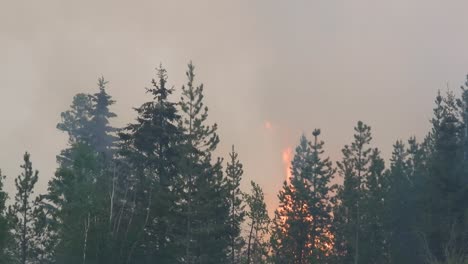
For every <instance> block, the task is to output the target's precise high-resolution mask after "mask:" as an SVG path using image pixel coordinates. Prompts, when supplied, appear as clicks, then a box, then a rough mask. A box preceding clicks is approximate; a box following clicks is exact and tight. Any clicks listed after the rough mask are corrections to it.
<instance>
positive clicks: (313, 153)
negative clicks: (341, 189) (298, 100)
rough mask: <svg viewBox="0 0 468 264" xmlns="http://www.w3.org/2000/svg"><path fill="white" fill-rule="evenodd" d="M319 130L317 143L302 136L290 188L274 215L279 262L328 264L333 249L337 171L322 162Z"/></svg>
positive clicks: (324, 160)
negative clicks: (334, 181) (332, 183)
mask: <svg viewBox="0 0 468 264" xmlns="http://www.w3.org/2000/svg"><path fill="white" fill-rule="evenodd" d="M319 135H320V130H318V129H316V130H314V132H313V136H314V142H313V143H312V142H309V141H308V140H307V138H306V137H305V136H302V137H301V140H300V143H299V146H298V147H297V148H296V154H295V156H294V158H293V161H292V163H291V165H292V166H291V171H292V179H291V185H288V184H287V183H285V184H284V185H283V190H282V191H280V194H279V196H278V197H279V199H280V207H279V208H278V209H277V210H276V212H275V219H274V222H273V234H272V249H273V251H274V254H275V258H276V259H275V262H276V263H285V262H287V261H288V260H289V261H290V263H298V264H302V263H311V262H312V263H327V261H328V260H327V256H328V255H329V254H330V248H331V243H332V241H331V223H332V216H331V211H332V204H331V200H330V197H329V195H330V193H331V191H332V187H331V186H330V184H329V183H330V180H331V178H332V177H333V173H334V170H333V168H332V164H331V162H330V161H329V160H328V158H325V159H323V158H322V157H321V156H322V154H323V149H322V148H323V144H324V143H323V142H322V141H319V140H318V136H319Z"/></svg>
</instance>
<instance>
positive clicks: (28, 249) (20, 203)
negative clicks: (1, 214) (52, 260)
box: [9, 152, 39, 264]
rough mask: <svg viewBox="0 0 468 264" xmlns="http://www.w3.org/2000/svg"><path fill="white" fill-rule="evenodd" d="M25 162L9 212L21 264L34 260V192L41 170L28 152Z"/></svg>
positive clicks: (16, 181) (16, 251) (18, 260)
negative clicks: (33, 162) (35, 168)
mask: <svg viewBox="0 0 468 264" xmlns="http://www.w3.org/2000/svg"><path fill="white" fill-rule="evenodd" d="M23 160H24V163H23V165H21V168H22V169H23V172H22V173H21V174H20V175H19V176H18V177H17V178H16V179H15V186H16V195H15V201H14V203H13V205H12V206H11V207H10V208H9V214H10V216H11V217H12V219H13V225H14V226H13V237H14V241H15V256H16V259H17V262H18V263H20V264H26V263H29V262H30V261H31V260H34V256H33V255H32V254H31V253H32V250H33V246H34V245H33V244H32V243H31V241H33V240H34V237H33V236H32V234H33V232H32V226H33V223H34V218H33V212H34V208H35V204H34V199H33V194H34V186H35V184H36V183H37V180H38V175H39V172H38V171H37V170H36V171H34V170H33V168H32V163H31V161H30V155H29V153H28V152H26V153H25V154H24V157H23Z"/></svg>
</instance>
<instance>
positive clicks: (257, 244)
mask: <svg viewBox="0 0 468 264" xmlns="http://www.w3.org/2000/svg"><path fill="white" fill-rule="evenodd" d="M250 185H251V186H252V189H251V193H250V194H245V202H246V204H247V206H248V208H249V210H248V211H247V213H246V216H247V218H248V219H249V223H248V227H249V235H248V237H247V239H246V240H247V249H246V252H245V255H246V256H245V259H246V263H247V264H252V263H255V264H262V263H267V260H268V254H269V245H268V241H267V240H266V237H267V236H268V232H269V224H270V217H269V216H268V211H267V208H266V204H265V198H264V194H263V190H262V188H261V187H260V185H258V184H256V183H255V182H253V181H251V182H250Z"/></svg>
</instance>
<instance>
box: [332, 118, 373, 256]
mask: <svg viewBox="0 0 468 264" xmlns="http://www.w3.org/2000/svg"><path fill="white" fill-rule="evenodd" d="M354 131H355V134H354V141H353V142H352V143H351V146H349V145H345V147H344V148H343V149H342V153H343V159H342V161H341V162H338V163H337V165H338V173H339V174H340V176H341V177H343V178H344V183H343V186H340V187H339V188H338V193H337V199H338V200H339V203H338V205H337V206H336V207H335V219H336V221H335V229H336V231H335V232H336V235H335V242H336V243H335V246H336V248H335V251H336V255H337V256H338V257H339V259H340V262H341V263H355V264H357V263H361V260H360V255H361V253H362V252H363V249H362V248H360V245H361V244H362V241H363V236H362V218H363V212H362V208H361V207H362V200H363V187H364V182H365V179H366V178H367V177H368V174H369V164H370V154H371V151H372V149H371V148H370V147H369V143H370V142H371V140H372V137H371V132H370V127H369V126H367V125H365V124H364V123H363V122H361V121H359V122H358V124H357V126H356V127H355V128H354Z"/></svg>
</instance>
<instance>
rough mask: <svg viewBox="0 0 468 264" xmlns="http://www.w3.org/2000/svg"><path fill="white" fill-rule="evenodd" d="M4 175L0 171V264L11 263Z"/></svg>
mask: <svg viewBox="0 0 468 264" xmlns="http://www.w3.org/2000/svg"><path fill="white" fill-rule="evenodd" d="M4 180H5V175H3V174H2V171H1V170H0V264H7V263H11V262H12V259H11V257H12V256H11V245H10V242H11V233H10V223H9V219H8V214H7V213H8V212H7V207H6V201H7V199H8V194H7V193H6V192H5V191H4V190H3V182H4Z"/></svg>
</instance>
